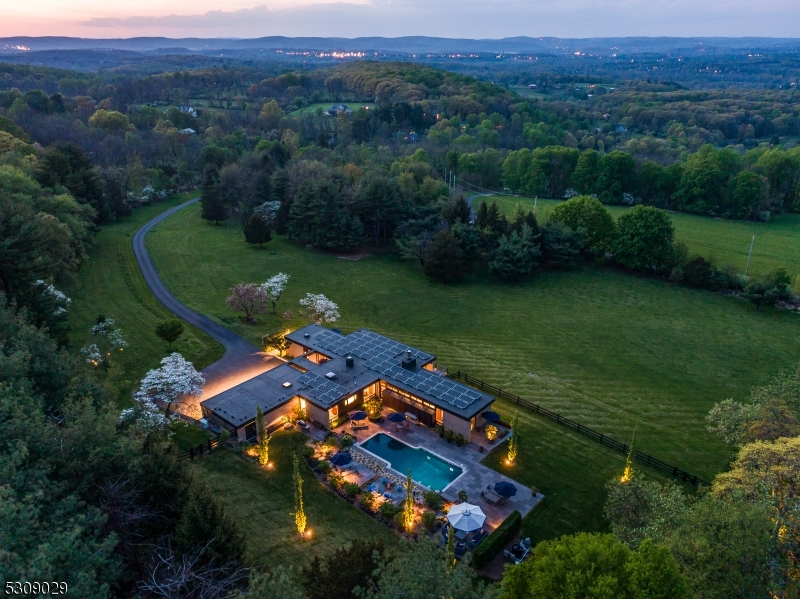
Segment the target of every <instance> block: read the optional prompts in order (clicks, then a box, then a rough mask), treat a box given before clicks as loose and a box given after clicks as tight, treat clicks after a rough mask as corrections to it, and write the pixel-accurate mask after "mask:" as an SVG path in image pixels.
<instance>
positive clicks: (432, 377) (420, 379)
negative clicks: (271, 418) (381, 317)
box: [298, 331, 481, 410]
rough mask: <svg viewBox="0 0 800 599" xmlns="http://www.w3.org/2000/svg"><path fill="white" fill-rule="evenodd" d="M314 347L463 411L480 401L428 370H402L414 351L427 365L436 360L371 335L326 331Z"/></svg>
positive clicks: (475, 394)
mask: <svg viewBox="0 0 800 599" xmlns="http://www.w3.org/2000/svg"><path fill="white" fill-rule="evenodd" d="M315 344H316V345H318V346H319V347H320V348H322V349H325V350H328V351H331V352H334V353H336V354H338V355H340V356H349V355H353V356H356V357H358V358H361V359H362V360H364V366H365V367H367V368H369V369H370V370H375V371H377V372H379V373H380V374H381V375H383V376H384V377H386V378H388V379H394V380H396V381H399V382H401V383H403V384H405V385H408V386H409V387H411V388H413V389H418V390H420V391H422V392H424V393H427V394H428V395H430V396H432V397H435V398H437V399H439V400H441V401H443V402H445V403H447V404H450V405H451V406H454V407H456V408H458V409H462V410H463V409H464V408H466V407H468V406H469V405H470V404H472V403H473V402H474V401H476V400H477V399H480V397H481V394H480V393H478V392H477V391H475V390H474V389H472V388H470V387H467V386H466V385H462V384H460V383H456V382H454V381H452V380H450V379H448V378H446V377H443V376H439V375H436V374H433V373H432V372H430V371H428V370H419V371H417V372H412V371H410V370H406V369H405V368H402V367H401V366H400V363H399V360H400V359H402V358H403V357H405V354H406V352H407V351H408V350H411V354H412V355H413V356H414V357H415V358H417V360H419V361H421V362H427V361H428V360H430V359H431V358H432V357H433V356H431V355H430V354H426V353H425V352H422V351H420V350H418V349H415V348H413V347H409V346H408V345H404V344H402V343H400V342H398V341H395V340H393V339H389V338H388V337H384V336H383V335H378V334H377V333H373V332H372V331H356V332H355V333H351V334H350V335H347V336H346V337H344V336H342V335H339V334H337V333H334V332H332V331H324V332H322V333H320V334H319V335H317V336H316V338H315ZM305 376H308V374H304V375H303V376H302V377H300V378H299V379H298V382H302V381H301V379H302V378H303V377H305ZM314 376H316V375H314ZM317 378H321V377H317ZM322 380H323V381H324V380H325V379H322ZM336 386H337V387H339V385H336ZM342 389H343V391H342V394H344V393H347V390H346V389H344V388H342ZM340 397H341V396H340Z"/></svg>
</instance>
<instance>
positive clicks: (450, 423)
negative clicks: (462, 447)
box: [442, 412, 471, 439]
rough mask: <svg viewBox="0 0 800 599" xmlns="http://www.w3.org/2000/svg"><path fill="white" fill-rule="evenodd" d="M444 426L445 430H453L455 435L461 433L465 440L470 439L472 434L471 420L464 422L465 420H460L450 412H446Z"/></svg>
mask: <svg viewBox="0 0 800 599" xmlns="http://www.w3.org/2000/svg"><path fill="white" fill-rule="evenodd" d="M442 425H444V428H445V430H451V431H453V432H454V433H461V434H462V435H464V438H465V439H469V434H470V432H471V429H470V421H469V419H467V420H464V419H463V418H459V417H458V416H456V415H454V414H451V413H450V412H445V413H444V418H443V420H442Z"/></svg>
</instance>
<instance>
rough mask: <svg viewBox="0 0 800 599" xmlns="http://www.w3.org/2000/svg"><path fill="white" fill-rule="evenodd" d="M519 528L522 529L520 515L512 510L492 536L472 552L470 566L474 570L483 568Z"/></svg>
mask: <svg viewBox="0 0 800 599" xmlns="http://www.w3.org/2000/svg"><path fill="white" fill-rule="evenodd" d="M520 528H522V514H520V513H519V512H518V511H517V510H514V511H513V512H511V513H510V514H509V515H508V518H506V519H505V520H503V523H502V524H501V525H500V526H498V527H497V528H496V529H495V530H494V531H493V532H492V534H490V535H489V536H488V537H486V538H485V539H484V540H483V542H482V543H481V544H480V545H478V546H477V547H476V548H475V550H474V551H473V552H472V565H473V566H475V567H476V568H483V567H484V566H485V565H486V564H488V563H489V562H490V561H491V560H492V558H493V557H494V556H495V555H497V552H498V551H500V550H501V549H502V548H503V547H505V546H506V543H508V542H509V541H510V540H511V539H513V538H514V537H515V536H516V534H517V533H518V532H519V530H520Z"/></svg>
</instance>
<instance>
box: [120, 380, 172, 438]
mask: <svg viewBox="0 0 800 599" xmlns="http://www.w3.org/2000/svg"><path fill="white" fill-rule="evenodd" d="M133 398H134V399H135V400H136V405H135V406H134V407H132V408H126V409H124V410H122V412H121V413H120V415H119V420H120V422H122V423H123V424H130V425H132V426H136V427H137V428H139V429H141V431H142V432H144V433H145V434H147V433H150V432H153V431H157V430H163V431H166V430H167V426H168V425H169V418H167V417H166V416H164V414H162V413H161V411H160V410H159V409H158V406H157V405H156V404H155V403H154V402H153V400H152V399H151V398H150V396H149V395H147V393H144V392H142V391H137V392H136V393H134V395H133Z"/></svg>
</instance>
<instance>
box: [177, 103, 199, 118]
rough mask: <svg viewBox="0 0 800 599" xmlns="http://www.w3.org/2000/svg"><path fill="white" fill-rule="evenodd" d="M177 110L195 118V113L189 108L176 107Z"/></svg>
mask: <svg viewBox="0 0 800 599" xmlns="http://www.w3.org/2000/svg"><path fill="white" fill-rule="evenodd" d="M178 110H180V111H181V112H185V113H186V114H189V115H191V116H193V117H195V118H197V111H196V110H195V109H194V108H192V107H191V106H178Z"/></svg>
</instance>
